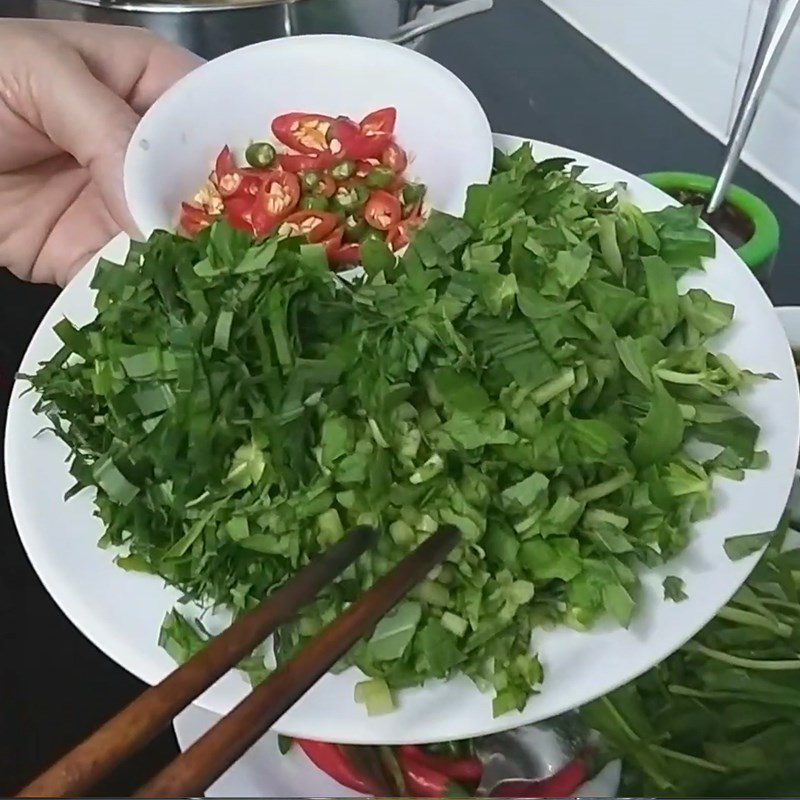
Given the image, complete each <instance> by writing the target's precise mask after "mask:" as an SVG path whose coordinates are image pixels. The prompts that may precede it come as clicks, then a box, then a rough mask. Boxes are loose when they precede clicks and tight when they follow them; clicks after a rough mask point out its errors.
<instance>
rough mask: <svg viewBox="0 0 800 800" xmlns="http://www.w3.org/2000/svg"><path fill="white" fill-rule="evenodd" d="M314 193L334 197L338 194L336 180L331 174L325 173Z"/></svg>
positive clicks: (318, 195) (319, 195)
mask: <svg viewBox="0 0 800 800" xmlns="http://www.w3.org/2000/svg"><path fill="white" fill-rule="evenodd" d="M313 193H314V194H315V195H316V196H317V197H333V195H334V194H336V181H335V180H334V179H333V178H332V177H331V176H330V175H323V176H322V177H321V178H320V179H319V183H318V184H317V186H316V188H315V189H314V192H313Z"/></svg>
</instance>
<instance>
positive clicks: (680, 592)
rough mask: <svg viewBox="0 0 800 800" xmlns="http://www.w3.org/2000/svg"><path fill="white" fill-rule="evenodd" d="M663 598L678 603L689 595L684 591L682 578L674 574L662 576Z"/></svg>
mask: <svg viewBox="0 0 800 800" xmlns="http://www.w3.org/2000/svg"><path fill="white" fill-rule="evenodd" d="M663 586H664V599H665V600H672V601H673V602H674V603H680V602H681V600H686V598H687V597H688V596H689V595H687V594H686V591H685V584H684V582H683V578H679V577H677V576H676V575H667V577H666V578H664V583H663Z"/></svg>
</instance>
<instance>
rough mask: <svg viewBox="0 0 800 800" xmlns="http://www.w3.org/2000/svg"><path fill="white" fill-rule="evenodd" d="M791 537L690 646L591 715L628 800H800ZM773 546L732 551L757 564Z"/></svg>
mask: <svg viewBox="0 0 800 800" xmlns="http://www.w3.org/2000/svg"><path fill="white" fill-rule="evenodd" d="M785 530H786V529H785V528H783V530H781V531H779V532H778V534H776V536H775V537H774V538H773V539H772V542H771V543H770V546H769V548H768V549H767V552H766V553H765V555H764V556H763V558H762V559H761V561H760V563H759V565H758V566H757V567H756V569H755V571H754V572H753V574H752V575H751V577H750V579H749V580H748V581H747V583H746V584H745V586H743V587H742V588H741V589H740V590H739V592H737V594H736V595H735V596H734V598H733V599H732V600H731V602H730V603H729V604H728V605H727V606H725V608H723V609H722V610H721V611H720V612H719V614H718V615H717V616H716V617H715V618H714V620H713V621H712V622H711V623H709V624H708V625H707V626H706V627H705V628H704V629H703V630H702V631H701V632H700V633H699V634H698V635H697V636H696V637H695V638H694V639H693V640H692V641H691V642H689V643H688V644H687V645H686V646H685V647H683V648H682V649H681V650H679V651H678V652H677V653H675V654H674V655H673V656H671V657H670V658H668V659H667V660H666V661H664V662H663V663H662V664H660V665H659V666H658V667H656V668H655V669H653V670H651V671H650V672H648V673H647V674H646V675H644V676H643V677H642V678H639V679H638V680H637V681H634V682H633V683H631V684H628V685H627V686H625V687H623V688H622V689H619V690H618V691H616V692H613V693H612V694H610V695H607V696H606V697H604V698H602V699H600V700H598V701H596V702H594V703H592V704H591V705H589V706H588V707H586V708H585V709H583V711H582V715H583V718H584V720H585V721H586V722H587V724H588V725H590V726H591V727H593V728H595V729H597V730H598V731H600V732H601V733H602V734H603V738H604V740H605V742H606V744H607V745H608V748H609V750H610V753H611V755H612V756H621V757H622V758H623V763H624V771H623V776H624V782H623V787H622V789H621V794H623V795H625V796H636V797H651V796H656V797H707V796H709V797H787V796H796V795H797V789H798V786H800V760H798V758H797V753H798V750H800V603H799V602H798V599H799V598H798V592H799V590H800V550H797V549H792V550H783V545H784V534H785ZM765 541H766V537H764V536H761V537H738V538H736V539H731V540H729V545H728V547H727V548H726V549H728V551H729V554H730V555H731V556H732V557H737V556H740V555H748V554H749V553H751V552H753V551H754V548H758V547H760V546H763V544H764V543H765ZM796 544H797V543H796V542H795V545H796Z"/></svg>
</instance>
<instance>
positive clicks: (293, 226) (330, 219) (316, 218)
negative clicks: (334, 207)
mask: <svg viewBox="0 0 800 800" xmlns="http://www.w3.org/2000/svg"><path fill="white" fill-rule="evenodd" d="M338 224H339V217H337V216H336V214H331V213H329V212H327V211H295V213H294V214H290V215H289V216H288V217H286V219H285V220H284V221H283V222H282V223H281V227H280V232H281V233H283V228H284V226H288V230H289V231H291V233H292V235H294V236H305V237H306V239H308V241H309V242H310V243H311V244H318V243H319V242H322V241H324V240H325V239H327V238H328V236H330V235H331V233H333V231H334V229H335V228H336V226H337V225H338Z"/></svg>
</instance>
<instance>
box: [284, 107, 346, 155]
mask: <svg viewBox="0 0 800 800" xmlns="http://www.w3.org/2000/svg"><path fill="white" fill-rule="evenodd" d="M332 122H333V119H332V118H331V117H326V116H325V115H324V114H307V113H300V112H296V111H295V112H292V113H290V114H281V115H280V116H278V117H275V119H274V120H272V133H273V134H274V135H275V138H276V139H277V140H278V141H279V142H281V143H282V144H285V145H286V146H287V147H291V148H292V150H296V151H297V152H298V153H305V154H306V155H313V154H315V153H322V152H325V151H326V150H328V149H329V148H328V139H327V134H328V130H329V128H330V126H331V123H332Z"/></svg>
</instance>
